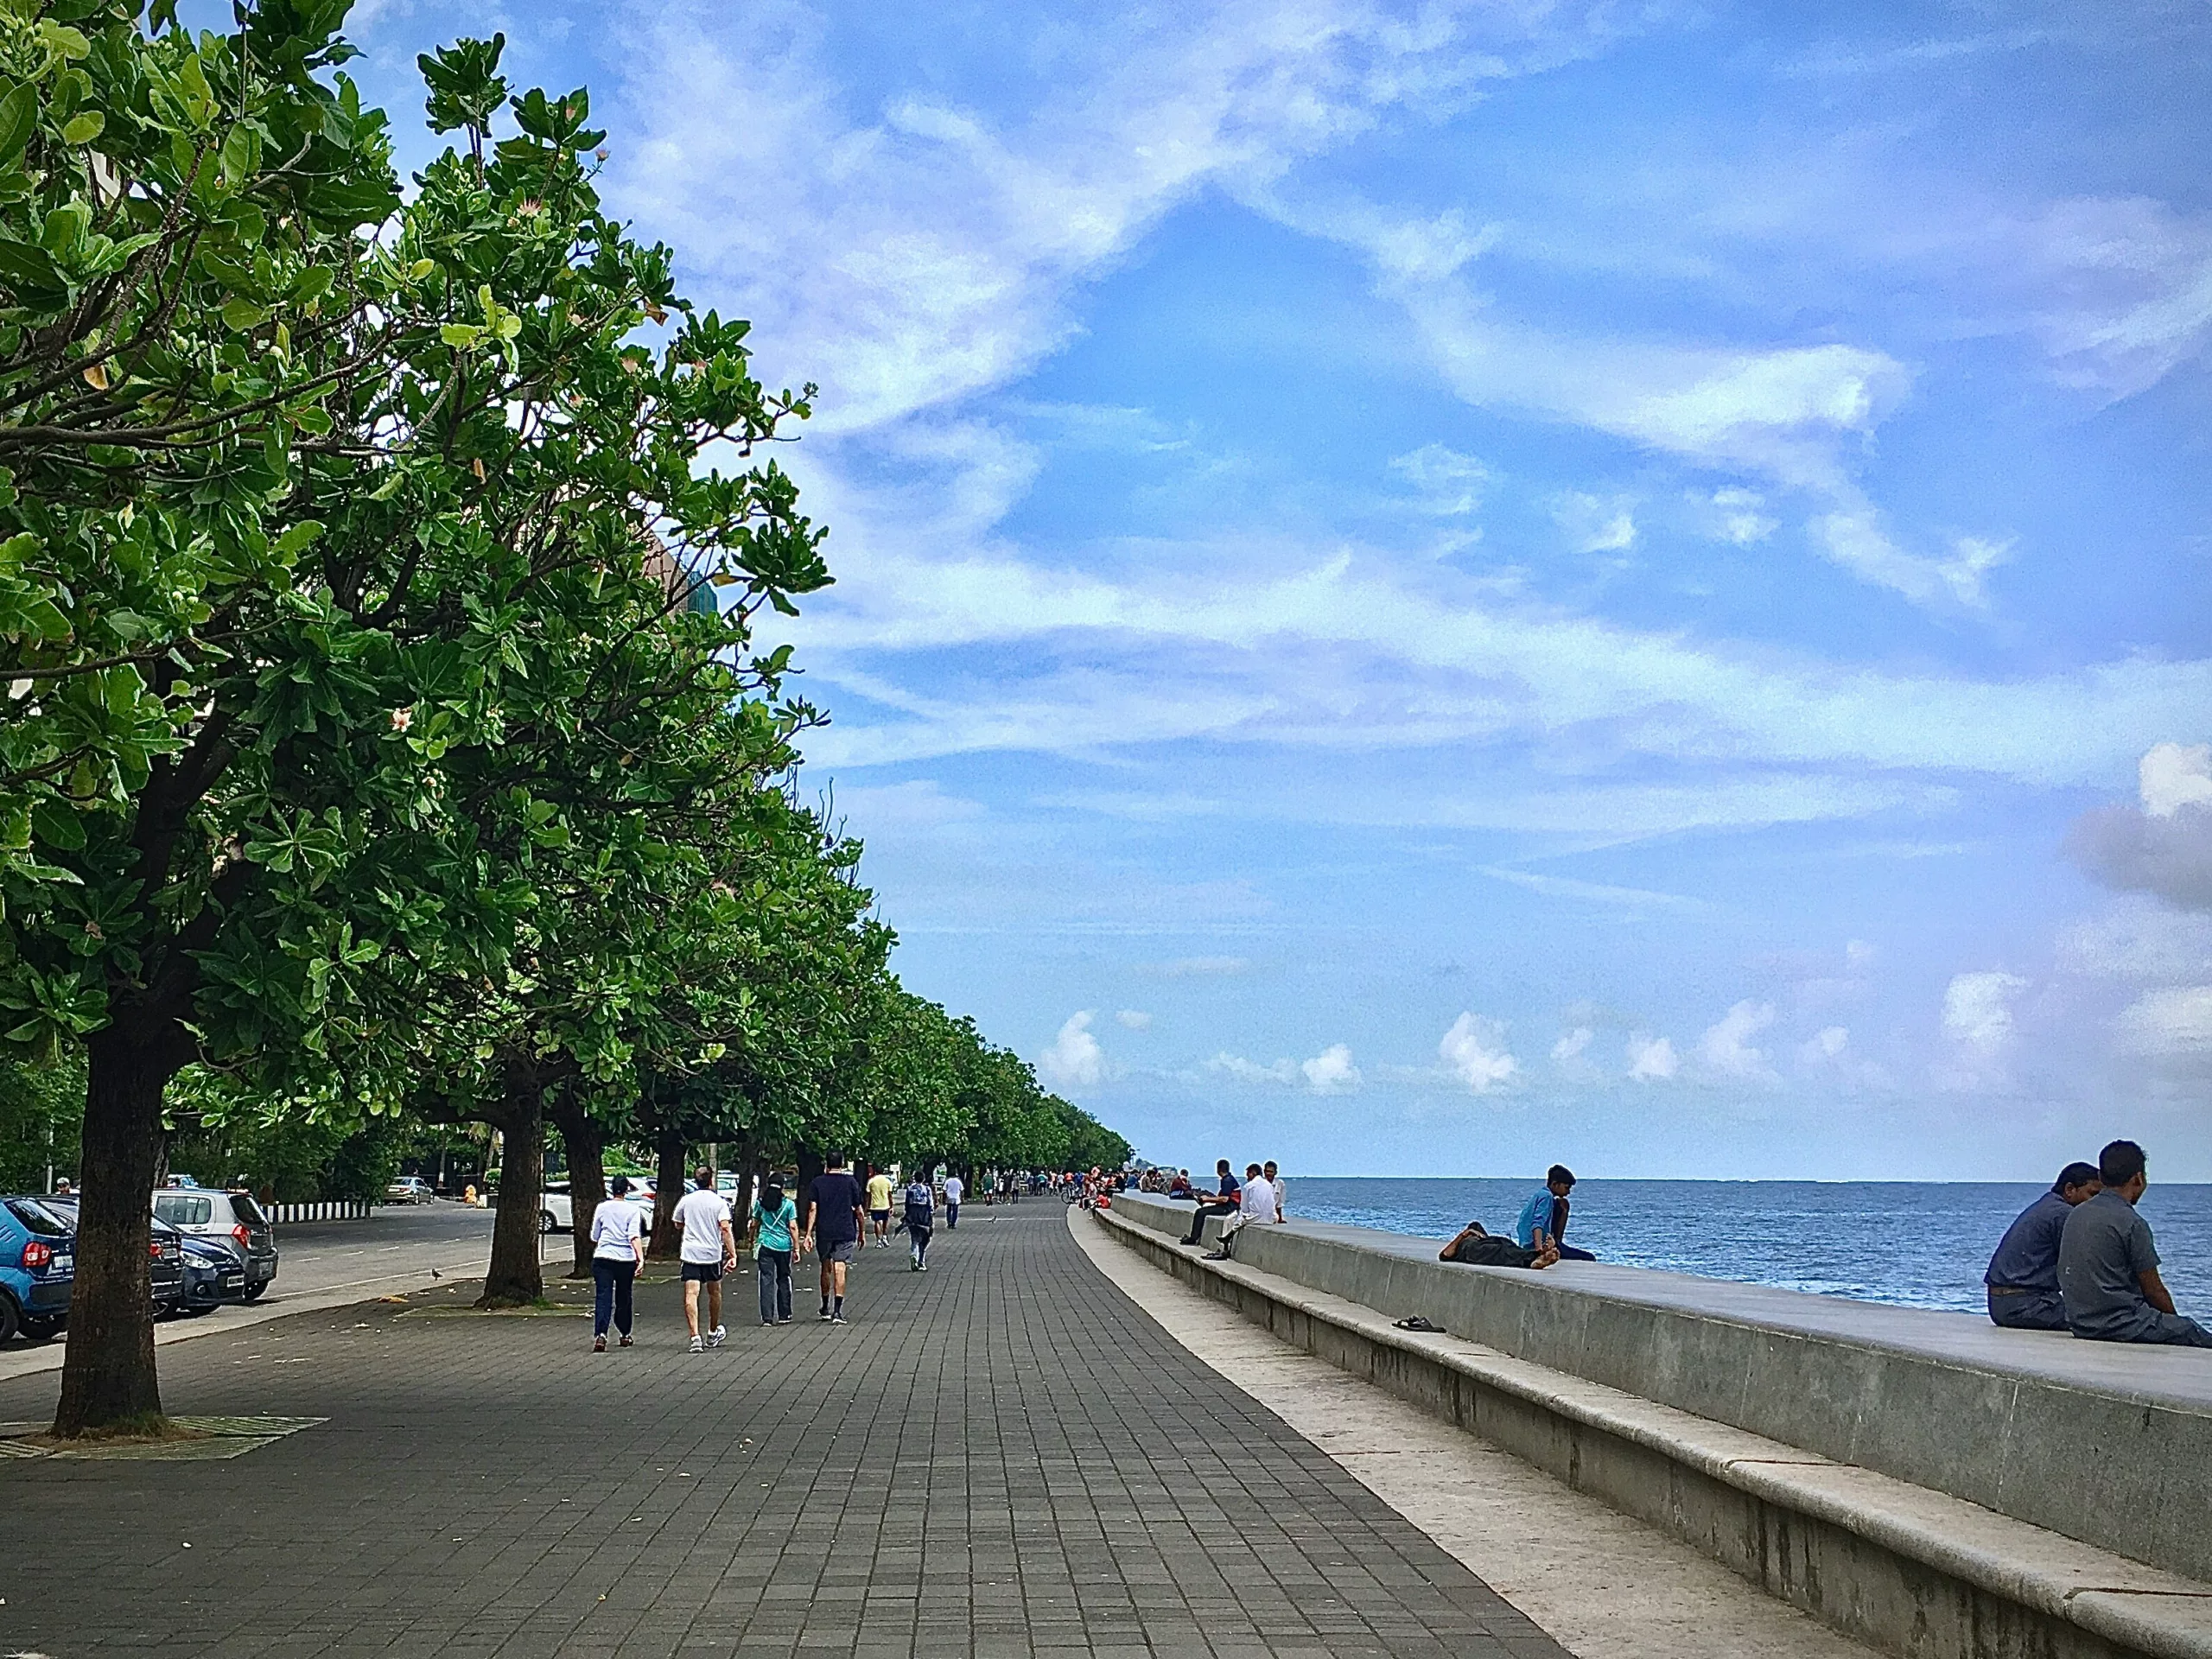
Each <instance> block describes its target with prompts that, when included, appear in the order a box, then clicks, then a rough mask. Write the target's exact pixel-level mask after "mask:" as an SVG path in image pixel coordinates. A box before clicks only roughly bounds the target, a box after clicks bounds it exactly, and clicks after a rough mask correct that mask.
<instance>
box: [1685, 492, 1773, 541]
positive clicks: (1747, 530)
mask: <svg viewBox="0 0 2212 1659" xmlns="http://www.w3.org/2000/svg"><path fill="white" fill-rule="evenodd" d="M1697 505H1698V507H1699V509H1700V512H1699V515H1698V516H1699V518H1700V520H1701V522H1702V523H1703V524H1705V525H1706V527H1707V534H1709V535H1711V536H1712V537H1714V538H1715V539H1716V540H1719V541H1724V542H1732V543H1735V544H1736V545H1737V546H1738V547H1749V546H1751V545H1752V544H1753V543H1757V542H1763V541H1764V540H1765V539H1766V538H1767V537H1770V536H1771V535H1773V534H1774V532H1775V531H1777V530H1779V529H1781V528H1782V521H1781V520H1780V519H1779V518H1775V517H1774V516H1773V515H1772V514H1770V513H1769V512H1767V510H1766V498H1765V497H1764V496H1763V495H1761V494H1760V493H1758V491H1757V490H1746V489H1738V488H1730V489H1725V490H1715V491H1713V493H1712V494H1711V495H1710V496H1708V497H1706V498H1704V499H1702V500H1701V501H1700V502H1698V503H1697Z"/></svg>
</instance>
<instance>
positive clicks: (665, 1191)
mask: <svg viewBox="0 0 2212 1659" xmlns="http://www.w3.org/2000/svg"><path fill="white" fill-rule="evenodd" d="M655 1141H656V1145H657V1147H658V1153H659V1156H658V1159H657V1160H656V1163H657V1165H658V1167H657V1169H656V1170H655V1175H656V1177H657V1179H658V1186H659V1190H658V1192H655V1193H654V1194H653V1236H652V1243H650V1244H648V1245H646V1246H645V1255H646V1257H647V1259H648V1260H650V1261H654V1262H673V1261H675V1260H676V1259H677V1257H678V1256H680V1255H683V1234H682V1233H681V1232H679V1231H678V1230H677V1225H676V1201H677V1199H678V1198H682V1197H683V1189H684V1188H685V1187H687V1186H689V1185H690V1181H688V1180H686V1179H684V1175H683V1133H682V1132H681V1131H680V1130H677V1129H674V1128H664V1129H663V1130H662V1131H661V1132H660V1134H659V1135H658V1136H657V1137H655Z"/></svg>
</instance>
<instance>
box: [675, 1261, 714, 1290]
mask: <svg viewBox="0 0 2212 1659" xmlns="http://www.w3.org/2000/svg"><path fill="white" fill-rule="evenodd" d="M721 1277H722V1264H721V1262H685V1263H684V1264H683V1281H684V1283H686V1284H691V1283H694V1282H696V1283H699V1284H702V1285H716V1284H720V1283H721Z"/></svg>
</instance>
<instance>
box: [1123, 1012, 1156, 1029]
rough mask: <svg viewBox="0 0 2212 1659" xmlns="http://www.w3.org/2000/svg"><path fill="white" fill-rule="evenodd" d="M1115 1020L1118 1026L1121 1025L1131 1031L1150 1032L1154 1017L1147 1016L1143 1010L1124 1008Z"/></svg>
mask: <svg viewBox="0 0 2212 1659" xmlns="http://www.w3.org/2000/svg"><path fill="white" fill-rule="evenodd" d="M1114 1020H1115V1023H1116V1025H1119V1026H1121V1027H1124V1028H1125V1029H1127V1030H1129V1031H1149V1030H1151V1029H1152V1016H1151V1015H1150V1014H1147V1013H1146V1012H1145V1011H1144V1010H1143V1009H1142V1008H1123V1009H1122V1011H1121V1012H1120V1013H1119V1014H1116V1015H1115V1016H1114Z"/></svg>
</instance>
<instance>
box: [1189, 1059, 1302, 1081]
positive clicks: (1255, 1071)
mask: <svg viewBox="0 0 2212 1659" xmlns="http://www.w3.org/2000/svg"><path fill="white" fill-rule="evenodd" d="M1205 1065H1206V1070H1207V1071H1218V1072H1219V1073H1221V1075H1222V1076H1224V1077H1233V1078H1235V1079H1236V1081H1237V1082H1238V1083H1294V1082H1296V1081H1297V1080H1298V1068H1297V1066H1296V1065H1294V1064H1293V1063H1292V1062H1290V1061H1288V1060H1277V1061H1276V1062H1275V1063H1274V1065H1261V1064H1260V1063H1259V1062H1258V1061H1256V1060H1248V1059H1246V1058H1244V1057H1243V1055H1241V1054H1231V1053H1229V1052H1226V1051H1224V1052H1222V1053H1219V1054H1217V1055H1215V1056H1214V1057H1213V1058H1211V1059H1210V1060H1208V1061H1207V1062H1206V1063H1205Z"/></svg>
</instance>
